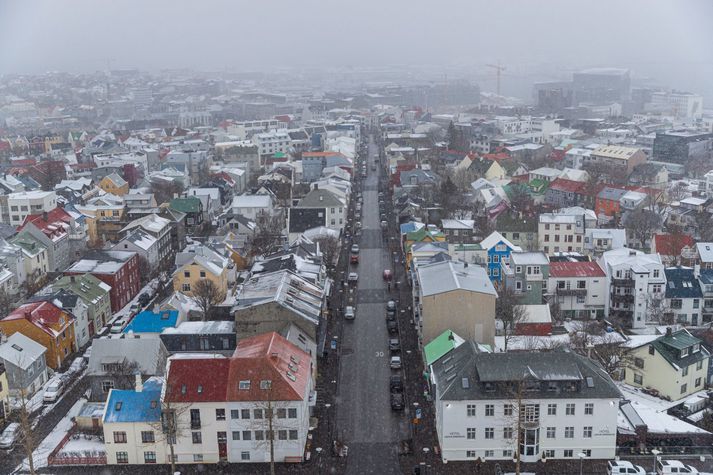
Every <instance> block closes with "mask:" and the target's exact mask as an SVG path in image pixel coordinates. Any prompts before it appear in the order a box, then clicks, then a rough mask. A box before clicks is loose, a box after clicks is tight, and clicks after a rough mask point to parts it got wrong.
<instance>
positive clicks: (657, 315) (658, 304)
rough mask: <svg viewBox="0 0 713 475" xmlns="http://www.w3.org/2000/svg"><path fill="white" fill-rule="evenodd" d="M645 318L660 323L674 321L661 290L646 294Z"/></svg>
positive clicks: (665, 323)
mask: <svg viewBox="0 0 713 475" xmlns="http://www.w3.org/2000/svg"><path fill="white" fill-rule="evenodd" d="M646 320H647V321H649V322H652V323H658V324H660V325H671V324H673V323H674V316H673V312H672V311H671V307H670V306H669V305H668V303H667V302H666V296H665V295H664V293H663V292H659V293H650V294H648V295H647V296H646Z"/></svg>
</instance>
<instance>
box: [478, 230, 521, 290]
mask: <svg viewBox="0 0 713 475" xmlns="http://www.w3.org/2000/svg"><path fill="white" fill-rule="evenodd" d="M480 247H481V248H482V249H483V250H484V251H485V253H486V255H487V257H488V265H487V270H488V276H489V277H490V281H491V282H492V283H493V284H499V283H500V282H502V268H501V264H500V263H501V262H510V253H512V252H513V251H518V252H520V251H522V249H521V248H520V246H516V245H514V244H513V243H511V242H510V241H508V240H507V239H505V238H504V237H503V235H502V234H500V233H499V232H497V231H494V232H493V233H492V234H491V235H490V236H488V237H486V238H485V239H483V240H482V241H481V242H480Z"/></svg>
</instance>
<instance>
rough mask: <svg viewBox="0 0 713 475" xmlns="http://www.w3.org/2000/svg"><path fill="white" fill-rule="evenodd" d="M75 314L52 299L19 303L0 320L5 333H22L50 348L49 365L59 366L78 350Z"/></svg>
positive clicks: (47, 355) (1, 329)
mask: <svg viewBox="0 0 713 475" xmlns="http://www.w3.org/2000/svg"><path fill="white" fill-rule="evenodd" d="M74 331H75V330H74V317H73V316H72V315H71V314H70V313H68V312H66V311H64V310H63V309H61V308H59V307H57V306H56V305H55V304H54V303H51V302H32V303H26V304H22V305H20V306H19V307H18V308H17V309H15V310H13V311H12V312H11V313H10V314H9V315H8V316H7V317H5V318H3V319H2V320H0V332H2V333H4V334H5V335H13V334H15V333H22V334H23V335H25V336H26V337H28V338H30V339H31V340H33V341H35V342H37V343H39V344H40V345H42V346H44V347H45V348H47V354H46V360H47V366H49V367H50V368H52V369H54V370H57V369H58V368H59V367H61V366H62V364H64V362H65V360H67V358H69V356H70V355H71V354H72V353H74V352H75V351H77V345H76V337H75V334H74Z"/></svg>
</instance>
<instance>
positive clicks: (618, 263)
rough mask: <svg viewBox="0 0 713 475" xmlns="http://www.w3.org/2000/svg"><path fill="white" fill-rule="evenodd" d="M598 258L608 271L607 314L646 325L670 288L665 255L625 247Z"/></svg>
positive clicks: (635, 324)
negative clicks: (651, 312)
mask: <svg viewBox="0 0 713 475" xmlns="http://www.w3.org/2000/svg"><path fill="white" fill-rule="evenodd" d="M598 262H599V265H600V266H601V268H602V269H603V270H604V272H605V273H606V275H607V277H606V279H607V292H606V299H605V313H606V315H607V316H610V317H618V318H619V319H620V320H622V323H623V324H624V325H626V326H630V327H632V328H643V327H644V326H646V322H647V315H648V314H649V310H650V308H653V307H654V306H655V305H657V302H658V301H659V300H660V299H663V296H664V291H665V290H666V289H665V287H666V274H665V272H664V266H663V264H662V262H661V256H659V255H658V254H644V253H643V252H641V251H636V250H634V249H628V248H625V247H624V248H621V249H613V250H611V251H607V252H605V253H603V254H602V257H601V258H599V261H598ZM656 323H658V322H656Z"/></svg>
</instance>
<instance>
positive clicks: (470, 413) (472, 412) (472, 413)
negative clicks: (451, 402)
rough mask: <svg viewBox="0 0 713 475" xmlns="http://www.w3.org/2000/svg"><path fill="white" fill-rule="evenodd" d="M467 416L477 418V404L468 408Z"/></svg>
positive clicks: (469, 405)
mask: <svg viewBox="0 0 713 475" xmlns="http://www.w3.org/2000/svg"><path fill="white" fill-rule="evenodd" d="M466 414H468V417H475V404H468V405H467V406H466Z"/></svg>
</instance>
